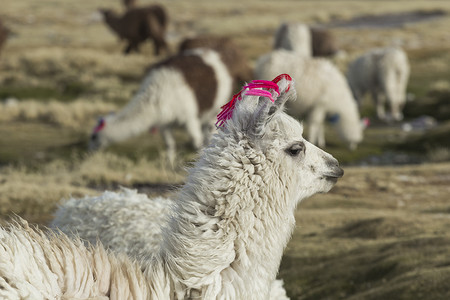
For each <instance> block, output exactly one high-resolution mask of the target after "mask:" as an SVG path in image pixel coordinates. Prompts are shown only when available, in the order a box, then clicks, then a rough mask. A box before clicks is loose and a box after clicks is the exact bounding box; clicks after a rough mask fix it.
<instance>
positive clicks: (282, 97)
mask: <svg viewBox="0 0 450 300" xmlns="http://www.w3.org/2000/svg"><path fill="white" fill-rule="evenodd" d="M280 76H281V79H280ZM280 76H278V77H277V78H276V79H275V80H274V81H275V82H276V88H268V91H267V92H268V93H267V94H263V93H261V92H258V91H257V92H254V91H253V92H252V90H251V89H244V90H243V91H242V92H241V99H240V100H237V101H235V107H234V109H233V111H232V115H231V117H229V119H228V120H225V121H224V120H223V119H220V116H222V117H223V113H222V114H221V115H219V120H221V121H223V123H219V125H221V126H219V131H220V132H221V134H225V135H228V136H229V138H231V140H233V142H234V143H238V144H239V145H244V144H246V146H245V147H247V148H249V149H248V151H247V153H246V155H247V159H248V161H250V162H251V163H252V164H256V163H259V162H260V161H264V162H265V163H267V164H268V165H266V166H265V171H264V172H267V174H265V176H267V177H266V178H265V179H264V180H268V181H269V180H272V181H274V182H266V183H265V184H267V186H269V185H271V186H274V187H277V188H276V189H278V191H275V192H277V193H278V195H274V196H276V197H280V198H282V195H286V196H287V197H284V198H286V199H288V201H290V202H291V203H290V204H292V205H293V206H295V205H296V204H297V203H298V202H299V201H300V200H301V199H303V198H306V197H309V196H311V195H313V194H315V193H318V192H328V191H329V190H330V189H331V188H332V187H333V185H334V184H335V183H336V181H337V179H338V178H340V177H341V176H342V175H343V170H342V169H341V168H340V167H339V164H338V161H337V160H336V159H335V158H333V157H332V156H331V155H330V154H328V153H326V152H324V151H322V150H321V149H319V148H317V147H316V146H314V145H313V144H311V143H309V142H308V141H306V140H305V139H304V138H303V136H302V134H303V126H302V124H301V123H299V122H298V121H297V120H295V119H294V118H292V117H291V116H289V115H288V114H286V113H285V112H284V111H283V107H284V104H285V102H286V101H287V100H289V99H295V98H296V91H295V88H294V85H293V82H292V79H291V78H290V77H288V76H283V75H280ZM258 82H259V81H258ZM248 86H250V87H251V83H250V84H249V85H248ZM265 88H267V87H265ZM259 91H261V90H259ZM237 98H239V97H237ZM272 99H273V100H274V101H273V102H272V101H271V100H272ZM245 147H244V148H245ZM253 157H258V159H256V158H253Z"/></svg>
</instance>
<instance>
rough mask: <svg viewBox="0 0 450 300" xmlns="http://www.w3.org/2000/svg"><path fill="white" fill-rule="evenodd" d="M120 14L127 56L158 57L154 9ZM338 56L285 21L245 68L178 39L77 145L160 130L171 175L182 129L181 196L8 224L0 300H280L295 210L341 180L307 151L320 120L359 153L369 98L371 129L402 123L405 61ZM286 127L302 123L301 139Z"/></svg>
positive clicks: (90, 204)
mask: <svg viewBox="0 0 450 300" xmlns="http://www.w3.org/2000/svg"><path fill="white" fill-rule="evenodd" d="M123 3H124V5H125V6H126V8H127V10H126V12H125V13H124V14H123V15H121V16H119V15H117V14H115V13H114V12H113V11H111V10H106V9H104V10H102V14H103V16H104V20H105V22H106V24H107V25H108V26H109V27H110V28H111V29H112V30H113V31H114V32H116V33H117V34H118V36H119V37H120V38H121V39H125V40H126V41H127V47H126V49H125V51H124V52H125V53H130V52H133V51H138V50H139V45H140V44H141V43H142V42H144V41H145V40H147V39H151V40H153V42H154V46H155V54H156V55H158V54H160V53H161V51H165V52H166V54H168V53H170V51H169V47H168V43H167V42H166V40H165V35H166V31H167V24H168V23H167V22H168V16H167V14H166V12H165V10H164V9H163V8H162V7H160V6H158V5H154V6H151V7H146V8H139V7H138V6H137V5H136V2H135V1H130V0H128V1H126V0H124V1H123ZM0 29H1V24H0ZM1 41H2V40H1V33H0V44H1ZM336 53H338V48H337V47H336V42H335V39H334V37H333V36H332V35H331V34H330V32H329V31H327V30H324V29H320V28H310V27H308V26H305V25H303V24H298V23H285V24H282V25H281V26H280V28H279V29H278V30H277V32H276V34H275V37H274V47H273V50H272V51H271V52H270V53H267V54H263V55H262V56H260V57H259V58H258V59H257V60H256V61H255V63H254V65H253V66H252V64H251V63H249V62H248V61H247V60H246V58H245V55H244V54H243V52H242V50H241V49H239V47H238V46H237V45H236V44H235V43H234V42H233V41H232V39H230V38H228V37H215V36H199V37H194V38H189V39H186V40H184V41H183V42H182V43H181V44H180V46H179V50H178V52H177V53H176V54H174V55H169V56H168V57H166V58H164V59H162V60H160V61H159V62H157V63H155V64H153V65H152V66H150V68H148V70H147V71H146V74H145V76H144V77H143V79H142V81H141V83H140V86H139V89H138V90H137V91H136V93H135V94H134V96H133V98H132V99H131V101H130V102H129V103H128V104H127V105H125V106H124V107H123V108H122V109H121V110H120V111H118V112H116V113H112V114H110V115H107V116H104V117H103V118H101V119H100V120H99V122H98V124H97V126H96V127H95V128H94V130H93V132H92V134H91V136H90V141H89V146H90V148H91V149H93V150H94V149H99V148H102V147H106V146H108V145H110V144H113V143H117V142H120V141H123V140H125V139H128V138H130V137H132V136H135V135H138V134H141V133H143V132H145V131H148V130H149V129H151V128H158V129H159V130H160V132H161V134H162V136H163V139H164V141H165V143H166V147H167V152H168V157H169V160H170V162H171V164H172V165H173V164H174V160H175V156H176V145H175V139H174V137H173V135H172V132H171V131H172V129H173V126H174V124H178V125H181V126H183V127H185V129H186V131H187V133H188V134H189V136H190V139H191V141H192V144H193V146H194V147H195V148H196V149H197V150H199V155H198V158H197V160H196V162H195V163H194V164H193V166H192V167H191V168H190V169H189V171H188V176H187V178H186V182H185V184H184V186H183V187H181V188H180V190H179V191H178V192H177V194H176V196H174V198H173V199H166V198H162V197H157V198H154V199H149V198H148V197H147V195H145V194H139V193H137V192H136V191H134V190H129V189H126V188H123V189H122V190H121V191H119V192H109V191H106V192H104V193H103V194H102V195H100V196H97V197H85V198H81V199H75V198H72V199H69V200H67V201H65V202H63V203H62V204H61V205H60V207H59V208H58V210H57V211H56V212H55V218H54V220H53V221H52V223H51V224H50V227H51V230H46V231H43V230H41V229H37V228H32V227H30V226H29V225H28V224H27V222H26V221H24V220H22V219H21V218H19V217H17V218H16V220H15V222H13V223H12V224H10V225H7V226H3V227H0V298H2V299H273V300H275V299H277V300H284V299H288V298H287V296H286V292H285V290H284V288H283V282H282V281H281V280H278V279H276V275H277V272H278V268H279V266H280V262H281V258H282V254H283V251H284V249H285V247H286V245H287V243H288V241H289V239H290V236H291V233H292V231H293V229H294V226H295V217H294V212H295V209H296V207H297V205H298V204H299V202H300V201H301V200H302V199H305V198H307V197H310V196H312V195H314V194H316V193H326V192H328V191H329V190H330V189H331V188H332V187H333V186H334V185H335V184H336V182H337V181H338V179H339V178H340V177H342V176H343V170H342V169H341V168H340V167H339V163H338V161H337V160H336V159H335V158H333V156H332V155H330V154H329V153H327V152H325V151H323V150H321V149H320V148H318V147H317V146H319V147H325V146H326V141H325V122H326V121H330V122H331V123H332V127H333V128H334V129H335V130H336V132H337V135H338V136H339V137H340V138H341V140H342V141H343V142H344V143H345V144H346V145H347V146H348V147H349V148H350V149H355V148H356V147H357V145H358V144H359V143H360V142H361V141H362V140H363V130H364V127H365V125H366V124H365V123H364V122H363V120H362V119H361V116H360V112H359V107H360V105H361V101H362V98H363V96H364V95H365V94H366V93H370V94H371V95H372V97H373V99H374V101H375V102H376V109H377V116H378V118H380V119H381V120H383V121H392V120H397V121H398V120H401V119H402V108H403V106H404V104H405V98H406V97H405V89H406V84H407V80H408V76H409V64H408V59H407V56H406V54H405V52H404V51H403V50H401V49H398V48H384V49H376V50H372V51H370V52H367V53H365V54H363V55H362V56H360V57H358V58H356V59H355V60H354V61H353V62H351V63H350V64H349V67H348V72H347V76H345V75H344V74H343V73H342V72H341V71H339V69H338V68H337V67H336V66H335V65H334V64H333V63H332V61H331V60H329V59H327V58H324V57H319V56H329V55H335V54H336ZM252 79H254V80H252ZM236 86H240V87H242V86H243V87H242V89H241V90H240V91H239V92H238V93H235V92H236V91H235V89H236ZM234 93H235V94H234ZM233 94H234V96H233ZM230 99H231V101H229V100H230ZM294 100H296V101H294ZM386 104H388V107H390V111H389V112H386V109H385V106H386ZM221 109H222V112H220V110H221ZM288 113H289V114H288ZM216 116H218V117H217V120H216ZM296 118H305V119H306V122H305V123H306V125H307V127H308V134H307V135H308V140H309V142H308V141H307V140H306V139H305V138H303V125H302V123H300V122H299V121H298V120H296ZM200 149H201V150H200Z"/></svg>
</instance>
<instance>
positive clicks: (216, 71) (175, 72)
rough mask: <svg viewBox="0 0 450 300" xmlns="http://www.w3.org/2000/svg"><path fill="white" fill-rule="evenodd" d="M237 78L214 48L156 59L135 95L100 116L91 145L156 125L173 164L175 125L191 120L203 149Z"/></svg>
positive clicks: (105, 143) (191, 130)
mask: <svg viewBox="0 0 450 300" xmlns="http://www.w3.org/2000/svg"><path fill="white" fill-rule="evenodd" d="M232 82H233V79H232V77H231V75H230V73H229V71H228V69H227V66H226V65H225V64H224V63H223V62H222V60H221V59H220V56H219V54H217V53H216V52H215V51H213V50H209V49H195V50H191V51H186V52H183V53H180V54H178V55H176V56H173V57H171V58H169V59H167V60H165V61H163V62H160V63H158V64H155V65H154V66H152V68H151V69H150V70H149V72H148V74H147V75H146V77H145V78H144V80H143V81H142V83H141V86H140V88H139V90H138V92H137V93H136V95H135V96H134V97H133V99H132V100H131V101H130V102H129V103H128V104H127V105H126V106H125V107H124V108H123V109H122V110H121V111H119V112H118V113H116V114H111V115H108V116H105V117H104V118H102V119H101V120H100V121H99V124H98V125H97V126H96V128H95V129H94V131H93V133H92V135H91V138H90V145H89V146H90V148H91V149H97V148H100V147H105V146H108V145H110V144H112V143H117V142H120V141H124V140H126V139H128V138H130V137H133V136H136V135H139V134H141V133H143V132H145V131H147V130H149V129H150V128H153V127H156V128H159V129H161V133H162V136H163V138H164V141H165V143H166V146H167V152H168V158H169V161H170V162H171V163H172V164H173V162H174V160H175V140H174V138H173V136H172V134H171V129H172V127H173V126H174V125H175V124H179V125H182V126H185V127H186V129H187V131H188V133H189V135H190V137H191V138H192V142H193V145H194V147H195V148H196V149H199V148H200V147H201V146H202V145H203V144H204V143H205V141H207V140H208V138H209V136H210V133H211V129H212V128H213V124H214V118H215V116H216V114H217V113H218V112H219V110H220V107H221V106H222V105H223V104H225V103H226V102H227V100H228V99H229V97H230V95H231V89H232Z"/></svg>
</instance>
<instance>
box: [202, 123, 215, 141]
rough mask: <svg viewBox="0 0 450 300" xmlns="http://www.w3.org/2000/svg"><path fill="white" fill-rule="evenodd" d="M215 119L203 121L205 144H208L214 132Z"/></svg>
mask: <svg viewBox="0 0 450 300" xmlns="http://www.w3.org/2000/svg"><path fill="white" fill-rule="evenodd" d="M213 123H214V121H211V122H207V123H203V124H202V132H203V145H204V146H206V145H208V143H209V139H210V138H211V135H212V132H213V130H214V125H213Z"/></svg>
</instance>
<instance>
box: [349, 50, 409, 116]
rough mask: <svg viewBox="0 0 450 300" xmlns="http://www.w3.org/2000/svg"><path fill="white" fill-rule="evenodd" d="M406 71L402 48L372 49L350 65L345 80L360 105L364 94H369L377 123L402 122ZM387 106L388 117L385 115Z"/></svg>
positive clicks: (407, 74)
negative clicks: (373, 105)
mask: <svg viewBox="0 0 450 300" xmlns="http://www.w3.org/2000/svg"><path fill="white" fill-rule="evenodd" d="M409 72H410V66H409V62H408V56H407V54H406V53H405V51H403V50H402V49H400V48H382V49H373V50H370V51H368V52H366V53H364V54H362V55H361V56H359V57H358V58H356V59H355V60H354V61H352V62H351V63H350V64H349V66H348V71H347V79H348V82H349V84H350V87H351V89H352V92H353V95H354V96H355V98H356V100H357V101H358V103H359V104H360V105H361V101H362V98H363V97H364V95H365V94H367V93H370V94H371V95H372V99H373V101H374V102H375V105H376V109H377V117H378V118H379V119H380V120H384V121H391V120H395V121H401V120H403V113H402V110H403V106H404V105H405V102H406V86H407V84H408V78H409ZM386 104H387V105H388V106H389V107H390V114H386V108H385V106H386Z"/></svg>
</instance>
